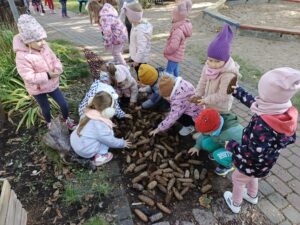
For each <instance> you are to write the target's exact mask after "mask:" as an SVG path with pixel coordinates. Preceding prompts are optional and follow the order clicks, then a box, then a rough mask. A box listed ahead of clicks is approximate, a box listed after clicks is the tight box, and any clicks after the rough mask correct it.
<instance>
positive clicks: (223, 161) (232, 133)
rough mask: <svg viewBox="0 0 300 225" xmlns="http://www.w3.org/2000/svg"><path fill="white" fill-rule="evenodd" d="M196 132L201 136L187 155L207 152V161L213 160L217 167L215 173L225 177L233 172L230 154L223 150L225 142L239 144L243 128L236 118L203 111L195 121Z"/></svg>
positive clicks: (207, 110)
mask: <svg viewBox="0 0 300 225" xmlns="http://www.w3.org/2000/svg"><path fill="white" fill-rule="evenodd" d="M195 124H196V126H195V127H196V130H197V131H198V132H200V133H201V135H200V136H199V137H198V138H197V140H196V145H195V146H194V147H193V148H191V149H190V150H189V151H188V153H190V154H191V155H193V154H195V153H196V154H197V155H198V154H199V151H200V150H202V149H203V150H204V151H207V152H209V155H208V157H209V159H211V160H215V161H216V162H217V163H218V164H219V166H218V167H217V168H216V169H215V173H216V174H218V175H220V176H226V174H227V173H229V172H231V171H233V170H234V167H233V166H232V158H231V155H232V154H231V153H230V152H228V151H226V149H225V148H224V144H225V141H228V140H231V139H233V140H236V141H237V142H238V143H240V140H241V139H242V133H243V129H244V128H243V126H241V125H240V124H239V121H238V117H237V116H236V115H234V114H231V113H228V114H223V115H220V113H219V112H218V111H216V110H214V109H205V110H203V111H202V112H201V113H200V114H199V116H198V117H197V119H196V121H195Z"/></svg>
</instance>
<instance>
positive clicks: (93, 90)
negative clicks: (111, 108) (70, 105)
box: [78, 80, 125, 118]
mask: <svg viewBox="0 0 300 225" xmlns="http://www.w3.org/2000/svg"><path fill="white" fill-rule="evenodd" d="M103 85H106V84H104V83H102V82H101V81H99V80H95V81H94V82H93V83H92V85H91V87H90V90H89V91H88V92H87V93H86V94H85V96H84V98H83V100H82V101H81V103H80V104H79V107H78V112H79V116H80V117H81V116H82V115H83V113H84V109H85V108H86V106H87V105H88V101H89V99H90V98H91V97H94V96H95V95H96V94H97V93H98V92H100V91H103V90H104V88H105V87H103ZM115 109H116V114H115V115H116V117H117V118H124V117H125V112H124V111H123V110H122V109H121V107H120V105H119V102H118V101H115Z"/></svg>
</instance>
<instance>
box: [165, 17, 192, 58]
mask: <svg viewBox="0 0 300 225" xmlns="http://www.w3.org/2000/svg"><path fill="white" fill-rule="evenodd" d="M192 29H193V27H192V24H191V22H190V21H189V20H184V21H179V22H177V23H173V26H172V29H171V33H170V36H169V38H168V40H167V44H166V47H165V50H164V56H165V57H166V58H167V59H168V60H171V61H174V62H182V61H183V60H184V50H185V42H186V39H187V38H188V37H190V36H192Z"/></svg>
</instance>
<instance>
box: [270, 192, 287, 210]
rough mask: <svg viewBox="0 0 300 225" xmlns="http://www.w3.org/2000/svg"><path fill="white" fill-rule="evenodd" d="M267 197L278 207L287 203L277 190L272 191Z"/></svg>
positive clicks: (285, 205) (280, 207) (283, 206)
mask: <svg viewBox="0 0 300 225" xmlns="http://www.w3.org/2000/svg"><path fill="white" fill-rule="evenodd" d="M268 199H269V200H270V201H271V202H272V203H273V204H274V205H275V206H276V207H277V208H278V209H283V208H285V207H287V205H288V204H289V203H288V201H287V200H285V198H284V197H282V196H281V195H280V194H278V193H277V192H274V193H272V194H271V195H269V196H268Z"/></svg>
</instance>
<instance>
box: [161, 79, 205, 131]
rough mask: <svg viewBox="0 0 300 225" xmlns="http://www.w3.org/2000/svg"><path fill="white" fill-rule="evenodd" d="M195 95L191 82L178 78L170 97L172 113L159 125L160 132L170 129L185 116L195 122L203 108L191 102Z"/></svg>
mask: <svg viewBox="0 0 300 225" xmlns="http://www.w3.org/2000/svg"><path fill="white" fill-rule="evenodd" d="M194 95H195V88H194V86H193V85H192V84H191V83H190V82H188V81H186V80H183V79H182V78H181V77H178V78H177V79H176V83H175V85H174V88H173V90H172V93H171V95H170V105H171V111H170V112H169V114H168V116H167V117H166V118H165V119H164V120H163V121H162V122H161V123H160V124H159V125H158V130H159V131H165V130H167V129H169V128H170V127H171V126H172V125H173V124H174V123H175V122H176V121H177V120H178V119H179V118H180V117H181V116H182V115H183V114H186V115H189V116H191V117H192V119H193V120H195V119H196V118H197V116H198V115H199V113H200V112H201V110H202V107H201V106H198V105H197V104H194V103H191V102H190V101H189V99H190V97H192V96H194Z"/></svg>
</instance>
